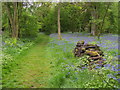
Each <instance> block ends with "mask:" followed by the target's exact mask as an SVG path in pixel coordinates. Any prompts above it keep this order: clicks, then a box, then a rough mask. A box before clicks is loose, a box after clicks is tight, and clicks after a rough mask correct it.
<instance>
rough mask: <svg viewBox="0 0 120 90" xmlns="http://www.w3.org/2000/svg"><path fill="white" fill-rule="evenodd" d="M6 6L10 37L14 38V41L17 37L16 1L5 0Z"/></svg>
mask: <svg viewBox="0 0 120 90" xmlns="http://www.w3.org/2000/svg"><path fill="white" fill-rule="evenodd" d="M6 8H7V13H8V18H9V21H10V26H11V29H12V38H14V40H15V43H16V40H17V38H18V2H12V3H8V2H6Z"/></svg>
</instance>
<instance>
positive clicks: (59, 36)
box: [58, 4, 62, 40]
mask: <svg viewBox="0 0 120 90" xmlns="http://www.w3.org/2000/svg"><path fill="white" fill-rule="evenodd" d="M58 39H59V40H61V39H62V36H61V29H60V4H58Z"/></svg>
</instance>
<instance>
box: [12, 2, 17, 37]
mask: <svg viewBox="0 0 120 90" xmlns="http://www.w3.org/2000/svg"><path fill="white" fill-rule="evenodd" d="M17 4H18V3H17V2H14V20H13V22H14V30H13V38H16V39H17V38H18V9H17V7H18V5H17Z"/></svg>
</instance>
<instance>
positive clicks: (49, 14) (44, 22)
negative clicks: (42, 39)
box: [2, 2, 118, 39]
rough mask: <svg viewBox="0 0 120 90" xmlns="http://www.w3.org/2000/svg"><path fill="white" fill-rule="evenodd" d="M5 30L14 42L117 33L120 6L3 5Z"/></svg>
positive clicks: (14, 3)
mask: <svg viewBox="0 0 120 90" xmlns="http://www.w3.org/2000/svg"><path fill="white" fill-rule="evenodd" d="M2 30H3V31H6V32H8V33H9V35H10V37H12V38H15V39H17V38H21V37H33V36H36V35H37V33H39V32H45V33H46V34H51V33H57V32H58V35H59V39H60V33H61V32H72V33H73V32H87V33H91V35H100V34H102V33H117V32H118V3H117V2H72V3H71V2H64V3H61V2H59V3H53V2H4V3H2Z"/></svg>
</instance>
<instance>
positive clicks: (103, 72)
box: [47, 39, 119, 88]
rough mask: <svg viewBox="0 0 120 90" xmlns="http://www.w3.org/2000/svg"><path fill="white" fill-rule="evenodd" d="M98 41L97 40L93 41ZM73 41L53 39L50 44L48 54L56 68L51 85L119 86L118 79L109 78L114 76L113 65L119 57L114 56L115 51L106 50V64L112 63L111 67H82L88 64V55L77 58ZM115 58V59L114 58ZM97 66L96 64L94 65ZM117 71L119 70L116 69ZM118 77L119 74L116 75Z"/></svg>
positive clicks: (75, 86)
mask: <svg viewBox="0 0 120 90" xmlns="http://www.w3.org/2000/svg"><path fill="white" fill-rule="evenodd" d="M92 43H96V42H92ZM72 46H73V43H69V42H66V41H60V42H59V41H57V40H54V39H53V40H51V43H49V44H48V49H47V52H48V55H49V58H51V65H52V66H51V68H53V69H54V70H53V71H52V72H51V73H52V78H50V79H49V85H50V87H52V88H119V85H118V81H116V80H115V79H114V78H112V77H111V78H109V77H108V76H109V74H112V75H113V76H114V74H115V71H113V70H112V68H113V66H115V65H117V60H116V59H117V58H114V57H113V56H112V55H113V52H116V50H114V51H105V50H103V51H105V52H104V54H105V56H104V58H105V59H106V61H105V63H106V64H111V65H113V66H110V67H109V68H106V67H103V68H100V69H99V68H98V69H93V70H89V69H88V68H87V66H86V67H83V68H82V69H81V68H80V65H85V64H88V62H86V61H87V60H86V59H87V56H84V57H81V58H75V57H74V56H73V54H72V50H71V49H73V47H72ZM113 59H115V60H113ZM93 67H96V66H93ZM116 73H117V71H116ZM114 77H115V78H118V76H114Z"/></svg>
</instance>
